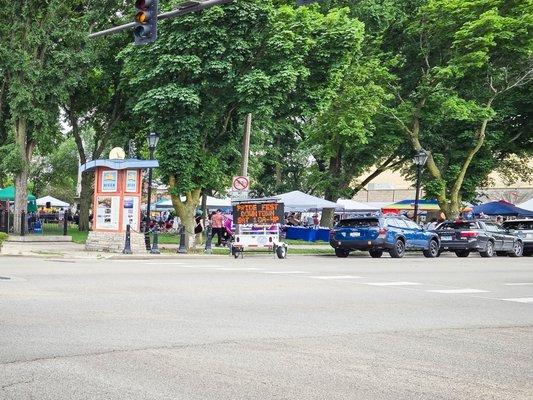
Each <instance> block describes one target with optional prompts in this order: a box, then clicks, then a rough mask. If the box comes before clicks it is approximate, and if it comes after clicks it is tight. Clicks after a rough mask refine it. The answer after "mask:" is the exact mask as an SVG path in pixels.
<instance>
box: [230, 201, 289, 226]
mask: <svg viewBox="0 0 533 400" xmlns="http://www.w3.org/2000/svg"><path fill="white" fill-rule="evenodd" d="M283 217H284V204H283V203H276V202H268V203H239V204H236V205H234V206H233V221H234V222H235V223H236V224H238V225H247V224H248V225H253V224H257V225H274V224H281V223H283Z"/></svg>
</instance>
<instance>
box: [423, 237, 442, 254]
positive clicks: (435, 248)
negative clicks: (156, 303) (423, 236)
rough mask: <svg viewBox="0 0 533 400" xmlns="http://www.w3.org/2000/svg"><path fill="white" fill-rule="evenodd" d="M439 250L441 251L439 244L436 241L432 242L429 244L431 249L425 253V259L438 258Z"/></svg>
mask: <svg viewBox="0 0 533 400" xmlns="http://www.w3.org/2000/svg"><path fill="white" fill-rule="evenodd" d="M439 250H440V249H439V243H438V242H437V241H436V240H431V241H430V242H429V248H428V249H427V250H424V251H423V253H424V257H426V258H435V257H438V256H439V254H440V252H439Z"/></svg>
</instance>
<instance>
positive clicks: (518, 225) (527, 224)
mask: <svg viewBox="0 0 533 400" xmlns="http://www.w3.org/2000/svg"><path fill="white" fill-rule="evenodd" d="M502 226H503V227H504V228H505V229H515V230H517V231H533V219H532V220H531V221H507V222H504V223H503V224H502Z"/></svg>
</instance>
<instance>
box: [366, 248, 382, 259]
mask: <svg viewBox="0 0 533 400" xmlns="http://www.w3.org/2000/svg"><path fill="white" fill-rule="evenodd" d="M369 253H370V257H372V258H380V257H381V256H382V255H383V251H382V250H370V251H369Z"/></svg>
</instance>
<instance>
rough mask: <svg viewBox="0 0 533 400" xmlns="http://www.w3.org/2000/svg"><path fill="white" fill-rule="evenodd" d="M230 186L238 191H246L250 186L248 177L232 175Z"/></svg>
mask: <svg viewBox="0 0 533 400" xmlns="http://www.w3.org/2000/svg"><path fill="white" fill-rule="evenodd" d="M231 188H232V189H233V190H236V191H238V192H245V191H248V189H249V188H250V179H249V178H248V177H247V176H234V177H233V182H232V184H231Z"/></svg>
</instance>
